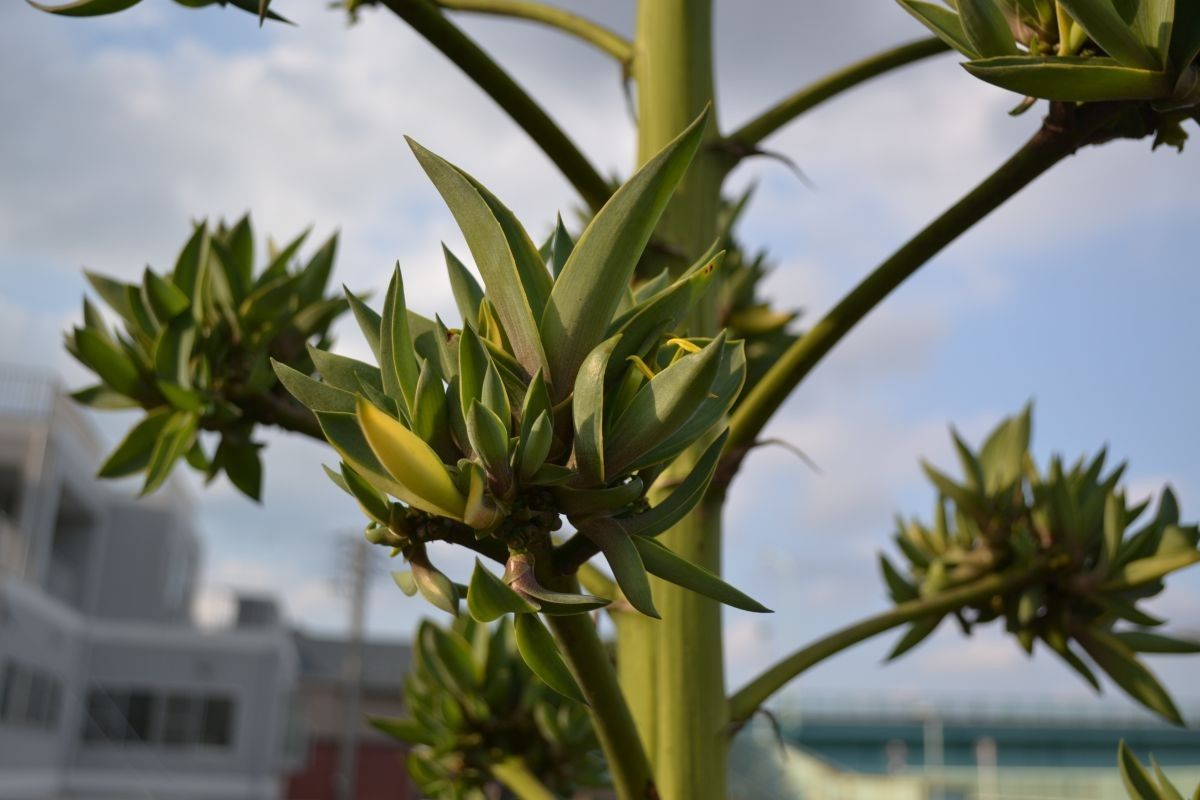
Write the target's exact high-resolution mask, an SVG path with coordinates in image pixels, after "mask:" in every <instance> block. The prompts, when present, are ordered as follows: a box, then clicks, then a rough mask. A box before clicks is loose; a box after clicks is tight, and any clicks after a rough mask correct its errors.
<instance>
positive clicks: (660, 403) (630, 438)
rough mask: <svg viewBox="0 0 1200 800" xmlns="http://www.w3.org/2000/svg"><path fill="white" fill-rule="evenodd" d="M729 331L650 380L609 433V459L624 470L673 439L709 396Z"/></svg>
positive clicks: (611, 466)
mask: <svg viewBox="0 0 1200 800" xmlns="http://www.w3.org/2000/svg"><path fill="white" fill-rule="evenodd" d="M724 347H725V334H724V332H722V333H721V335H719V336H718V337H717V338H716V339H714V340H713V341H711V342H710V343H709V344H708V345H706V346H705V348H704V349H703V350H701V351H700V352H699V353H696V354H694V355H689V356H685V357H684V358H681V359H679V360H678V361H676V362H675V363H674V364H672V365H670V366H669V367H667V368H666V369H664V370H663V371H662V372H660V373H658V375H656V376H655V377H654V379H653V380H651V381H648V382H647V383H646V385H645V386H643V387H642V388H641V389H640V390H638V393H637V394H636V395H634V398H633V400H632V401H630V403H629V406H628V407H627V408H626V409H625V411H624V412H623V413H622V414H621V416H620V417H618V418H617V421H616V422H615V423H613V425H612V426H611V428H610V429H609V431H608V434H607V436H606V437H605V453H604V457H605V464H606V467H607V469H608V471H609V473H610V474H612V475H619V474H620V473H621V470H623V469H624V468H625V467H627V466H629V465H630V464H631V463H633V462H635V461H637V460H638V458H639V457H641V456H643V455H645V454H646V453H647V452H649V451H651V450H653V449H654V448H655V446H656V445H659V444H661V443H662V442H664V441H666V440H668V439H669V438H670V437H671V435H672V434H674V433H676V430H677V429H678V428H679V426H680V425H682V424H683V423H684V422H686V421H687V420H688V419H689V418H690V417H691V416H692V415H693V414H694V413H695V412H696V410H697V409H698V408H699V407H700V405H701V404H702V403H703V402H704V401H705V400H706V399H708V396H709V394H711V393H712V386H713V381H714V379H715V378H716V376H717V371H718V369H719V367H720V365H721V357H722V355H723V352H722V351H723V350H724Z"/></svg>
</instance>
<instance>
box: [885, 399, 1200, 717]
mask: <svg viewBox="0 0 1200 800" xmlns="http://www.w3.org/2000/svg"><path fill="white" fill-rule="evenodd" d="M1030 425H1031V423H1030V409H1029V408H1026V409H1025V411H1024V412H1022V413H1021V414H1019V415H1017V416H1015V417H1012V418H1009V419H1007V420H1005V421H1004V422H1003V423H1002V424H1001V425H1000V426H999V427H997V428H996V430H995V431H994V432H993V433H992V434H991V435H990V436H989V437H988V439H987V440H986V441H985V442H984V444H983V447H982V448H981V449H980V451H979V452H974V451H972V450H971V449H970V448H969V447H968V446H967V445H966V444H965V443H964V442H963V440H962V439H961V438H959V436H958V435H957V434H955V435H954V443H955V447H956V449H957V452H958V456H959V460H960V462H961V466H962V470H963V473H964V477H963V479H962V480H961V481H956V480H954V479H952V478H950V477H948V476H947V475H945V474H944V473H942V472H940V471H938V470H937V469H934V468H933V467H931V466H929V465H925V472H926V474H927V475H928V477H929V479H930V480H931V481H932V482H933V484H934V486H935V487H936V488H937V490H938V493H939V497H938V501H937V503H936V505H935V509H934V521H933V523H932V524H931V525H926V524H923V523H921V522H919V521H917V520H912V521H908V522H905V521H903V520H901V521H900V522H899V532H898V533H897V534H896V537H895V540H896V544H897V546H898V547H899V549H900V551H901V553H903V555H904V557H905V559H906V560H907V561H908V570H907V575H906V574H902V573H901V571H900V570H899V569H897V568H896V567H894V566H893V565H892V564H891V562H890V561H888V559H887V558H886V557H881V564H882V568H883V574H884V578H885V580H886V582H887V586H888V590H889V593H890V595H891V597H892V600H893V601H894V602H896V603H898V604H904V603H907V602H913V601H926V600H929V599H931V598H938V597H940V596H949V595H948V594H947V593H950V592H955V591H960V590H962V589H964V588H969V587H971V586H973V585H976V584H977V583H979V582H981V581H983V580H985V579H987V578H989V576H992V577H994V576H1000V575H1004V576H1009V577H1011V578H1013V580H1011V581H1009V582H1008V583H1007V584H1006V585H1007V586H1008V588H1006V589H1004V590H1001V591H998V592H995V593H989V594H988V595H987V596H986V597H984V598H982V599H977V600H975V601H973V602H970V603H968V604H966V605H965V606H963V607H960V608H957V609H953V610H950V611H947V612H945V613H936V614H930V615H928V616H925V617H922V618H920V619H918V620H916V621H915V622H914V623H913V624H912V625H911V627H910V628H909V630H908V631H907V633H906V634H905V635H904V637H903V638H902V639H901V641H900V642H899V644H898V645H897V647H896V649H895V650H894V652H893V657H896V656H898V655H900V654H901V653H904V652H905V651H907V650H909V649H910V648H912V647H914V646H915V645H917V644H918V643H919V642H920V641H922V640H923V639H924V638H925V637H927V636H928V635H929V634H931V633H932V632H933V631H934V629H935V628H936V627H937V626H938V624H939V623H940V622H941V621H942V619H943V618H944V617H945V616H946V615H948V614H953V615H954V616H955V617H956V618H957V620H958V622H959V624H960V625H961V626H962V628H963V630H964V631H965V632H967V633H970V631H971V630H972V628H973V627H974V626H976V625H979V624H984V623H988V622H991V621H993V620H1003V621H1004V624H1005V627H1006V628H1007V630H1008V631H1009V632H1011V633H1012V634H1013V635H1014V636H1015V637H1016V638H1017V640H1018V641H1019V642H1020V644H1021V646H1022V647H1023V648H1024V649H1025V650H1026V651H1028V652H1032V651H1033V649H1034V646H1035V644H1036V643H1037V642H1039V641H1040V642H1041V643H1043V644H1044V645H1045V646H1047V647H1048V648H1049V649H1050V651H1051V652H1053V653H1055V654H1056V655H1058V656H1059V657H1061V658H1062V659H1063V660H1064V661H1065V662H1066V663H1067V664H1069V665H1070V666H1071V667H1072V668H1073V669H1074V670H1076V671H1077V672H1078V673H1079V674H1080V675H1081V676H1083V678H1084V679H1085V680H1087V682H1088V683H1090V684H1091V685H1092V686H1094V687H1096V688H1097V690H1098V689H1099V687H1100V684H1099V681H1098V680H1097V678H1096V675H1095V672H1094V670H1095V669H1098V670H1100V671H1102V672H1104V673H1107V674H1108V676H1109V677H1110V678H1111V679H1112V680H1113V681H1114V682H1115V683H1116V684H1117V685H1118V686H1120V687H1121V688H1122V689H1123V690H1124V691H1126V692H1127V693H1128V694H1129V695H1130V696H1131V697H1133V698H1134V699H1135V700H1137V701H1138V702H1140V703H1142V704H1143V705H1145V706H1146V707H1147V708H1149V709H1151V710H1152V711H1154V712H1156V713H1158V714H1160V715H1162V716H1163V717H1165V718H1167V719H1169V720H1171V721H1173V722H1176V723H1179V724H1182V720H1181V718H1180V715H1179V712H1178V710H1177V709H1176V707H1175V705H1174V703H1173V702H1172V700H1171V698H1170V697H1169V696H1168V694H1167V692H1166V690H1165V689H1164V688H1163V687H1162V686H1161V684H1159V682H1158V680H1157V679H1156V678H1155V677H1154V676H1153V675H1152V674H1151V673H1150V671H1149V670H1148V669H1147V668H1146V667H1145V665H1144V664H1143V663H1142V661H1141V660H1140V659H1139V658H1138V657H1137V654H1138V653H1195V652H1200V645H1198V644H1196V643H1193V642H1189V641H1183V640H1179V639H1175V638H1171V637H1168V636H1164V635H1162V634H1159V633H1157V632H1154V631H1153V630H1152V629H1153V628H1156V627H1158V626H1159V625H1161V624H1162V621H1161V620H1159V619H1157V618H1155V617H1154V616H1152V615H1151V614H1149V613H1147V612H1146V611H1145V610H1143V609H1141V608H1139V607H1138V604H1139V603H1140V602H1141V601H1143V600H1145V599H1148V598H1151V597H1154V596H1156V595H1157V594H1159V593H1160V592H1161V591H1162V590H1163V588H1164V585H1163V580H1164V578H1165V577H1166V576H1167V575H1169V574H1171V573H1173V572H1175V571H1177V570H1180V569H1183V568H1185V567H1188V566H1191V565H1192V564H1194V563H1196V562H1197V561H1200V551H1197V543H1198V542H1200V528H1197V527H1196V526H1195V525H1186V526H1185V525H1183V524H1181V523H1180V521H1179V508H1178V505H1177V504H1176V501H1175V496H1174V494H1173V493H1172V492H1171V490H1170V489H1166V490H1164V491H1163V493H1162V496H1161V498H1160V500H1159V504H1158V509H1157V512H1156V513H1155V515H1154V516H1153V518H1152V519H1150V520H1149V521H1147V522H1145V523H1144V524H1142V525H1140V526H1136V527H1135V523H1136V521H1137V519H1138V518H1139V517H1140V516H1141V515H1142V514H1143V512H1144V511H1145V510H1146V508H1147V506H1148V504H1149V501H1148V500H1147V501H1146V502H1143V503H1140V504H1137V505H1130V504H1129V502H1128V501H1127V499H1126V495H1125V491H1124V489H1122V488H1121V487H1120V479H1121V476H1122V473H1123V472H1124V465H1121V466H1118V467H1116V468H1115V469H1113V470H1112V471H1110V472H1108V473H1105V467H1104V464H1105V455H1106V454H1105V453H1104V452H1103V451H1101V452H1100V453H1099V454H1098V455H1097V456H1095V457H1094V458H1092V459H1080V460H1079V461H1077V462H1076V463H1075V464H1073V465H1072V466H1070V467H1066V466H1064V464H1063V462H1062V460H1061V459H1060V458H1058V457H1057V456H1056V457H1054V458H1053V459H1052V460H1051V462H1050V467H1049V469H1048V470H1047V471H1045V472H1042V471H1040V470H1039V469H1038V468H1037V466H1036V464H1035V463H1034V460H1033V457H1032V455H1031V454H1030V452H1029V439H1030ZM1118 626H1119V627H1118ZM1080 648H1081V650H1082V652H1081V651H1080ZM1085 656H1086V658H1087V659H1088V660H1085ZM1089 661H1090V665H1089Z"/></svg>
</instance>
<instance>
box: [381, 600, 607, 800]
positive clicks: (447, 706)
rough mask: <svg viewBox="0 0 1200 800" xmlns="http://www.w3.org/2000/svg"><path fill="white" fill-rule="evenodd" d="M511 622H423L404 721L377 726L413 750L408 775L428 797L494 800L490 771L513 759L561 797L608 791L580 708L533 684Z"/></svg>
mask: <svg viewBox="0 0 1200 800" xmlns="http://www.w3.org/2000/svg"><path fill="white" fill-rule="evenodd" d="M519 637H520V634H519V632H518V631H517V630H515V628H514V626H513V624H512V622H511V621H510V620H507V619H505V620H500V621H499V622H498V623H496V624H494V625H484V624H480V623H477V622H475V621H474V620H471V619H467V618H462V619H459V620H456V621H455V622H454V623H453V624H452V625H450V626H448V627H439V626H437V625H435V624H433V623H431V622H423V623H422V624H421V626H420V627H419V629H418V631H417V636H416V638H415V639H414V641H413V661H412V670H411V671H410V672H409V674H408V676H407V677H406V678H405V682H404V700H405V707H406V709H407V714H408V715H407V716H406V717H404V718H401V719H383V718H375V719H372V720H371V724H372V725H374V726H375V727H376V728H377V729H379V730H380V731H382V732H383V733H385V734H387V735H389V736H391V737H393V738H395V739H398V740H400V741H402V742H405V743H406V744H408V745H411V746H412V750H411V751H410V753H409V756H408V771H409V775H411V776H412V778H413V780H414V781H415V782H416V784H417V786H418V788H419V789H420V790H421V791H422V792H423V793H424V795H425V796H427V797H439V798H450V799H453V800H458V799H459V798H461V800H474V799H475V798H479V799H480V800H482V798H485V797H487V796H488V795H487V794H485V792H484V789H485V787H486V786H487V785H488V784H490V783H492V782H494V778H493V774H492V768H493V767H494V766H495V765H497V764H498V763H501V762H504V761H507V760H510V759H513V758H516V759H520V761H521V762H522V763H523V764H524V766H525V767H526V768H527V769H528V770H529V771H530V772H531V773H532V774H533V775H534V776H536V777H537V778H538V780H539V781H541V783H542V784H543V785H544V786H545V787H546V788H547V789H549V790H550V791H551V792H552V793H553V794H554V796H555V797H570V796H571V795H572V794H574V793H575V791H577V790H578V789H583V788H598V787H604V786H607V785H608V775H607V772H606V770H605V766H604V759H603V757H602V755H601V753H600V748H599V744H598V742H597V740H596V736H595V733H594V731H593V729H592V725H591V722H590V720H589V719H588V715H587V709H586V707H585V706H583V705H582V704H580V703H578V702H576V701H573V700H569V699H567V698H565V697H563V696H562V695H560V694H558V693H556V692H554V691H551V690H550V689H548V688H547V687H546V686H545V685H544V684H542V683H541V682H540V681H537V680H535V679H534V677H533V675H532V674H530V672H529V669H528V668H527V667H526V666H525V663H524V662H523V661H522V659H521V657H520V656H519V654H518V652H517V648H518V646H519V642H520V638H519Z"/></svg>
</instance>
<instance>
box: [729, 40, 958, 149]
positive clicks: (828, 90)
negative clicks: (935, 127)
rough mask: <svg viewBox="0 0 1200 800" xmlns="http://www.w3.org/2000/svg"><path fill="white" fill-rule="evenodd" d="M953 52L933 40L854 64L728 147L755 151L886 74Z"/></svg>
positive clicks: (758, 120)
mask: <svg viewBox="0 0 1200 800" xmlns="http://www.w3.org/2000/svg"><path fill="white" fill-rule="evenodd" d="M949 49H950V48H949V47H948V46H947V45H946V44H945V43H944V42H942V40H941V39H935V38H932V37H931V38H929V39H921V40H920V41H916V42H910V43H908V44H905V45H901V46H899V47H896V48H894V49H892V50H888V51H886V52H883V53H879V54H877V55H874V56H871V57H870V58H867V59H864V60H862V61H859V62H857V63H855V64H851V65H850V66H848V67H845V68H844V69H841V70H839V71H837V72H835V73H833V74H832V75H827V76H826V77H824V78H822V79H820V80H819V81H817V82H816V83H813V84H810V85H808V86H806V87H804V88H803V89H801V90H800V91H798V92H796V93H795V94H793V95H790V96H789V97H786V98H784V99H783V100H781V101H780V102H779V103H778V104H777V105H775V106H774V107H772V108H769V109H767V110H766V111H764V112H763V113H762V114H759V115H758V116H757V117H755V118H754V119H752V120H750V121H749V122H747V123H746V124H745V125H743V126H742V127H740V128H738V129H737V130H736V131H734V132H733V133H731V134H729V135H728V136H726V137H725V143H726V145H727V146H728V147H729V148H730V149H731V150H734V151H737V152H749V151H752V150H753V149H754V147H755V146H756V145H758V143H759V142H761V141H762V140H763V139H765V138H767V137H768V136H770V135H771V134H772V133H774V132H775V131H777V130H779V129H780V128H782V127H783V126H784V125H786V124H788V123H789V122H791V121H792V120H794V119H796V118H797V117H799V116H800V115H801V114H803V113H804V112H806V111H808V110H809V109H811V108H813V107H814V106H816V105H819V104H820V103H823V102H825V101H826V100H828V99H830V98H832V97H835V96H837V95H839V94H841V93H842V92H844V91H846V90H848V89H852V88H854V87H855V86H858V85H859V84H860V83H866V82H867V81H869V80H870V79H871V78H874V77H877V76H879V75H882V74H884V73H885V72H890V71H891V70H893V69H896V68H898V67H903V66H905V65H906V64H911V63H912V62H914V61H919V60H921V59H923V58H928V57H929V56H935V55H937V54H938V53H944V52H946V51H947V50H949Z"/></svg>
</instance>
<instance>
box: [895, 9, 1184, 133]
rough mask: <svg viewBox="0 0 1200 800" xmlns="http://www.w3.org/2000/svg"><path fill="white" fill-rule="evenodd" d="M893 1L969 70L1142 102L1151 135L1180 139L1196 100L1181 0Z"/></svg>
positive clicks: (1039, 87)
mask: <svg viewBox="0 0 1200 800" xmlns="http://www.w3.org/2000/svg"><path fill="white" fill-rule="evenodd" d="M898 2H899V3H900V5H901V6H903V7H904V9H905V10H907V11H908V12H909V13H910V14H912V15H913V16H914V17H916V18H917V20H919V21H920V22H921V23H922V24H924V25H925V26H926V27H927V28H929V29H930V30H931V31H933V33H934V34H935V35H937V36H938V37H939V38H941V39H942V40H943V41H944V42H946V43H947V44H948V45H950V46H951V47H953V48H954V49H955V50H957V51H959V52H960V53H962V54H963V55H964V56H966V57H967V58H968V59H969V60H968V61H967V62H966V63H965V64H964V65H963V66H964V67H965V68H966V69H967V71H968V72H970V73H971V74H972V75H974V76H975V77H977V78H980V79H982V80H984V81H987V82H988V83H991V84H994V85H996V86H999V87H1001V88H1003V89H1008V90H1010V91H1014V92H1018V93H1020V94H1022V95H1026V96H1027V97H1029V98H1040V99H1046V100H1058V101H1064V102H1104V101H1138V102H1144V103H1149V104H1151V109H1152V111H1153V113H1154V114H1155V115H1156V116H1157V117H1158V124H1157V127H1158V131H1159V140H1158V142H1157V143H1156V144H1158V143H1168V144H1172V145H1175V146H1177V147H1182V144H1183V139H1184V138H1185V134H1184V133H1183V131H1182V130H1181V129H1180V128H1179V122H1180V121H1181V120H1182V119H1184V118H1188V117H1194V116H1195V114H1196V107H1197V104H1200V68H1198V67H1197V65H1196V56H1197V54H1198V53H1200V8H1198V7H1197V6H1196V4H1195V3H1193V2H1190V0H1188V1H1187V2H1181V1H1179V0H1059V2H1057V3H1056V2H1053V0H955V2H948V3H946V5H941V4H938V3H936V2H929V0H898ZM947 5H948V6H950V8H947V7H946V6H947ZM1026 107H1028V106H1027V105H1023V106H1021V107H1019V110H1024V108H1026Z"/></svg>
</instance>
